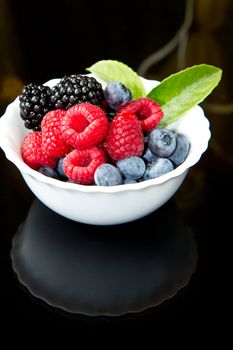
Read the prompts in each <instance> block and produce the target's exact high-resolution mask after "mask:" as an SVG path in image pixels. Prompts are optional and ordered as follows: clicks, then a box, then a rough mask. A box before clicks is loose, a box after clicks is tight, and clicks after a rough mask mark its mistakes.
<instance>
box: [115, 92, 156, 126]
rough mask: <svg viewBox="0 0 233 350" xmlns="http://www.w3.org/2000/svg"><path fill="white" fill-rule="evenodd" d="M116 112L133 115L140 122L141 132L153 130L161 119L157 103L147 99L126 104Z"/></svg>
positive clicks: (139, 99) (143, 98)
mask: <svg viewBox="0 0 233 350" xmlns="http://www.w3.org/2000/svg"><path fill="white" fill-rule="evenodd" d="M118 112H119V113H125V112H131V113H135V114H136V116H137V117H138V119H139V120H140V123H141V128H142V131H143V132H145V131H150V130H152V129H154V128H155V127H156V126H157V124H158V123H159V122H160V120H161V119H162V117H163V112H162V110H161V108H160V107H159V105H158V103H156V102H155V101H153V100H151V99H149V98H147V97H142V98H138V99H137V100H134V101H130V102H128V103H127V104H126V105H125V106H122V107H120V109H119V111H118Z"/></svg>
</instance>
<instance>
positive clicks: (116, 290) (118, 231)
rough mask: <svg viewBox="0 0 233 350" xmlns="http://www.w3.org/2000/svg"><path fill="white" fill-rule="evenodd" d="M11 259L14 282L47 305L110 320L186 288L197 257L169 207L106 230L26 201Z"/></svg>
mask: <svg viewBox="0 0 233 350" xmlns="http://www.w3.org/2000/svg"><path fill="white" fill-rule="evenodd" d="M168 217H169V220H167V218H168ZM41 218H43V220H42V219H41ZM155 223H156V225H155ZM142 231H143V232H144V236H143V239H142V234H141V232H142ZM11 259H12V265H13V269H14V271H15V272H16V274H17V277H18V279H19V281H20V282H21V283H22V284H23V285H25V286H26V287H27V289H28V290H29V291H30V292H31V294H32V295H34V296H36V297H38V298H40V299H42V300H44V301H45V302H46V303H48V304H49V305H52V306H55V307H56V308H57V309H62V310H65V311H69V312H72V313H78V314H80V313H81V314H85V315H92V316H93V315H101V316H103V315H109V316H117V315H122V314H126V313H129V312H139V311H142V310H145V309H148V308H149V307H152V306H156V305H159V304H160V303H162V302H163V301H165V300H167V299H168V298H171V297H172V296H174V295H175V294H176V293H177V292H178V291H179V290H180V289H181V288H182V287H184V286H186V285H187V284H188V283H189V281H190V278H191V276H192V274H193V273H194V271H195V269H196V265H197V260H198V251H197V245H196V242H195V240H194V236H193V233H192V232H191V230H190V229H189V228H188V227H186V226H185V225H184V222H183V220H182V217H181V215H180V212H179V210H178V208H177V206H176V205H175V202H174V201H172V200H170V201H168V202H167V203H166V204H165V205H164V206H163V207H162V208H160V209H158V210H157V211H155V212H154V213H152V214H151V215H148V216H147V217H145V218H142V219H140V220H137V221H133V222H130V223H126V224H123V225H113V226H93V225H83V224H81V223H78V222H74V221H71V220H67V219H65V218H63V217H62V216H60V215H57V214H56V213H54V212H52V211H51V210H49V209H48V208H46V207H45V206H44V205H43V204H42V203H41V202H40V201H39V200H34V201H33V204H32V206H31V207H30V210H29V212H28V215H27V217H26V220H25V222H24V223H23V224H21V225H20V227H19V230H18V232H17V234H16V235H15V236H14V239H13V242H12V250H11Z"/></svg>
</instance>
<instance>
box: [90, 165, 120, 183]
mask: <svg viewBox="0 0 233 350" xmlns="http://www.w3.org/2000/svg"><path fill="white" fill-rule="evenodd" d="M94 179H95V184H96V185H98V186H116V185H121V184H122V183H123V179H122V176H121V173H120V170H119V169H118V168H116V167H115V166H114V165H112V164H108V163H104V164H101V165H100V166H99V167H98V168H97V169H96V171H95V175H94Z"/></svg>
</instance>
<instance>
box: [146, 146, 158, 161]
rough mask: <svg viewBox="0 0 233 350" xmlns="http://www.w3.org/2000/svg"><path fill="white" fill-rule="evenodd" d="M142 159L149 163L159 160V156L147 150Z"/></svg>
mask: <svg viewBox="0 0 233 350" xmlns="http://www.w3.org/2000/svg"><path fill="white" fill-rule="evenodd" d="M142 158H143V159H145V160H146V161H147V162H153V161H154V160H156V159H157V158H158V156H156V155H155V154H154V153H152V152H151V150H150V149H149V148H147V149H146V152H145V153H144V155H143V156H142Z"/></svg>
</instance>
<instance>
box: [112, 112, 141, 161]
mask: <svg viewBox="0 0 233 350" xmlns="http://www.w3.org/2000/svg"><path fill="white" fill-rule="evenodd" d="M106 144H107V151H108V154H109V155H110V157H111V158H112V159H113V160H120V159H123V158H127V157H130V156H139V157H140V156H141V155H142V152H143V148H144V141H143V135H142V131H141V127H140V123H139V121H138V119H137V117H136V116H135V115H134V114H133V113H124V114H117V115H116V117H115V118H114V119H113V120H112V122H111V124H110V127H109V131H108V134H107V137H106Z"/></svg>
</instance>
